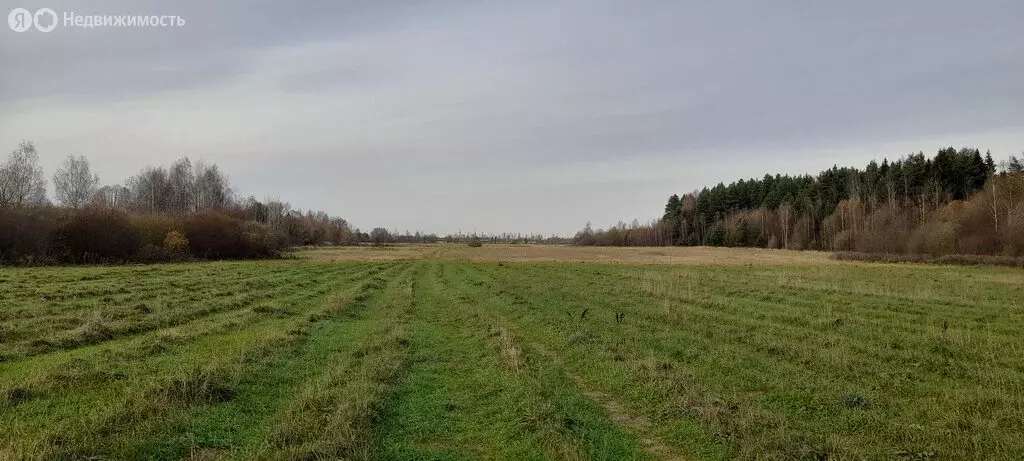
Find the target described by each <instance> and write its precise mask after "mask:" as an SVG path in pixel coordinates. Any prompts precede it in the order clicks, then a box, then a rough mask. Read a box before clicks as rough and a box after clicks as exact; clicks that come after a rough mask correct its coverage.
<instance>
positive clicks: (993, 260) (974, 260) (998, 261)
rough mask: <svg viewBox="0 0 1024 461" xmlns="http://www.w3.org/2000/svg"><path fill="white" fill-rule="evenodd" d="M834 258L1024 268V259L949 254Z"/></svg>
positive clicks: (837, 255) (838, 256) (852, 254)
mask: <svg viewBox="0 0 1024 461" xmlns="http://www.w3.org/2000/svg"><path fill="white" fill-rule="evenodd" d="M832 257H833V258H835V259H839V260H845V261H870V262H883V263H918V264H952V265H960V266H1005V267H1021V268H1024V257H1014V256H994V255H965V254H947V255H941V256H932V255H930V254H893V253H860V252H856V251H840V252H837V253H834V254H833V255H832Z"/></svg>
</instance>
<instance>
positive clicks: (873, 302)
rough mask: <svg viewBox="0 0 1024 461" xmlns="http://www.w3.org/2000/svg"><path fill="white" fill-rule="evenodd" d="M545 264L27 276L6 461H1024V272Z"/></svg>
mask: <svg viewBox="0 0 1024 461" xmlns="http://www.w3.org/2000/svg"><path fill="white" fill-rule="evenodd" d="M522 248H526V249H522ZM522 248H520V247H513V246H508V247H504V248H503V247H498V246H494V247H490V248H489V247H488V246H485V247H483V248H477V249H473V248H466V247H456V246H450V247H443V246H441V247H438V246H422V247H412V246H410V247H396V248H395V249H383V250H381V249H369V250H368V249H364V248H352V249H343V250H331V251H327V250H308V251H306V252H303V254H304V255H306V256H312V257H311V258H304V259H290V260H277V261H259V262H213V263H196V264H180V265H158V266H124V267H72V268H29V269H0V429H2V430H0V459H95V460H99V459H154V458H156V459H196V460H199V459H203V460H207V459H239V460H242V459H280V460H292V459H296V460H298V459H384V460H404V459H445V460H475V459H565V460H582V459H603V460H617V459H695V460H696V459H751V458H757V459H824V458H828V459H908V460H909V459H1021V458H1022V457H1024V438H1022V437H1020V434H1021V433H1024V336H1022V335H1021V334H1020V332H1021V331H1022V330H1024V315H1022V309H1024V306H1022V303H1021V299H1024V272H1021V271H1020V270H1019V269H1008V268H991V267H974V268H964V267H953V266H915V265H866V264H858V263H846V262H841V261H832V260H829V259H827V255H824V254H818V253H791V252H771V251H767V250H763V251H756V250H755V251H749V250H735V251H733V250H721V249H719V250H711V249H675V248H666V249H661V248H658V249H650V248H648V249H644V248H640V249H635V248H634V249H603V248H600V249H575V248H567V247H564V248H555V249H551V248H532V247H522ZM479 250H484V251H479ZM678 250H687V251H678ZM473 251H477V252H476V253H473ZM359 252H363V253H359ZM389 252H395V253H394V254H395V255H397V254H403V256H401V257H391V256H390V255H392V253H389ZM654 252H657V253H654ZM745 252H746V253H745ZM381 254H383V255H381ZM546 258H551V259H559V258H561V259H571V260H579V261H584V262H586V264H580V263H572V262H557V261H547V260H546ZM523 260H526V261H523ZM643 263H651V264H643Z"/></svg>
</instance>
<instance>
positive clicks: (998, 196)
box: [574, 147, 1024, 256]
mask: <svg viewBox="0 0 1024 461" xmlns="http://www.w3.org/2000/svg"><path fill="white" fill-rule="evenodd" d="M574 242H575V243H576V244H578V245H708V246H741V247H767V248H789V249H815V250H828V251H860V252H870V253H907V254H933V255H940V254H954V253H959V254H1003V255H1010V256H1020V255H1022V254H1024V156H1022V157H1017V156H1013V155H1011V156H1010V157H1009V158H1008V159H1007V160H1004V161H1002V162H999V163H998V164H997V163H996V162H995V161H994V160H993V158H992V155H991V153H989V152H986V153H985V154H984V155H982V153H981V151H980V150H979V149H976V148H967V147H965V148H961V149H955V148H952V147H948V148H943V149H940V150H939V151H938V152H937V153H936V154H935V155H934V156H933V157H928V156H926V155H925V154H924V153H920V152H919V153H916V154H911V155H908V156H905V157H903V158H900V159H898V160H896V161H893V162H890V161H889V160H887V159H886V160H883V161H882V163H878V162H876V161H871V162H870V163H868V164H867V165H866V166H865V167H864V168H851V167H842V168H840V167H838V166H833V167H832V168H830V169H828V170H825V171H822V172H820V173H818V174H817V175H816V176H811V175H798V176H789V175H778V174H777V175H775V176H772V175H765V176H764V177H763V178H761V179H749V180H744V179H741V180H739V181H736V182H733V183H731V184H729V185H725V184H723V183H719V184H718V185H716V186H714V187H710V188H708V187H705V188H703V189H701V190H699V191H694V192H690V193H686V194H682V195H677V194H673V195H672V196H670V197H669V199H668V202H667V203H666V205H665V210H664V215H663V216H662V217H661V218H660V219H659V220H657V221H654V222H650V223H646V224H639V223H637V222H635V221H634V223H633V224H632V225H625V224H623V223H620V224H619V225H617V226H613V227H611V228H608V229H602V230H594V229H593V228H591V227H590V225H589V224H588V225H587V226H586V227H585V228H584V229H583V230H581V231H580V232H579V233H577V234H576V236H575V237H574Z"/></svg>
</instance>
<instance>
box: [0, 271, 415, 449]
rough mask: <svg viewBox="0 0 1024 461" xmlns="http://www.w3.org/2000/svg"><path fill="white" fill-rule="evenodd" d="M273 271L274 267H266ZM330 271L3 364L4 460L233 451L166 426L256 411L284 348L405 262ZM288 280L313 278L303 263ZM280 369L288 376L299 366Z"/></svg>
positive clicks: (364, 296) (286, 361)
mask: <svg viewBox="0 0 1024 461" xmlns="http://www.w3.org/2000/svg"><path fill="white" fill-rule="evenodd" d="M237 264H239V265H240V266H243V267H244V266H246V265H252V264H254V263H237ZM197 266H200V267H201V265H197ZM325 267H327V266H325ZM274 268H275V266H274V265H273V263H270V265H269V266H266V267H264V270H269V271H273V270H274ZM292 269H294V268H292ZM311 269H317V268H316V267H312V268H311ZM327 269H328V271H329V272H330V271H334V272H335V273H336V275H337V277H326V278H324V279H322V280H321V283H322V284H321V285H320V286H318V287H313V288H312V289H308V290H305V291H303V292H302V293H303V294H302V295H290V296H287V297H283V298H278V299H269V300H254V302H253V303H252V305H250V306H248V307H247V308H244V309H239V310H238V311H237V312H228V313H225V314H223V315H219V316H206V317H201V318H199V319H196V320H192V321H190V322H188V323H185V324H182V325H178V326H175V327H171V328H166V329H162V330H156V331H153V332H151V333H145V334H139V335H134V336H130V337H125V338H118V339H111V340H110V341H107V342H104V343H102V344H100V345H93V346H86V347H80V348H77V349H73V350H59V351H55V352H52V353H49V354H44V355H38V356H34V357H28V358H24V359H21V360H15V361H10V362H6V363H0V408H2V409H3V411H2V412H0V427H4V429H5V430H4V431H3V432H2V433H0V454H2V456H0V458H42V459H49V458H76V457H100V458H105V459H129V458H145V457H152V456H157V457H161V458H174V457H175V456H179V455H181V454H182V453H185V452H186V451H187V450H191V449H193V448H195V447H198V446H204V445H205V444H207V443H206V442H209V445H211V446H214V447H220V446H228V447H230V446H233V445H234V444H233V443H226V444H225V443H221V442H219V441H218V436H217V433H216V432H203V431H200V432H198V433H189V432H187V431H186V432H183V431H181V430H180V427H179V428H174V427H171V426H168V424H170V423H172V422H173V421H175V420H177V419H178V418H182V417H184V415H186V414H188V413H189V412H190V411H193V410H194V409H195V408H204V407H208V406H213V407H217V406H219V404H227V405H236V408H237V409H238V411H229V412H228V414H239V415H241V414H245V413H246V411H249V410H252V409H254V408H261V407H262V406H263V405H265V404H266V402H262V401H260V399H256V400H255V401H246V400H245V397H246V396H248V395H249V394H246V393H245V392H244V390H245V386H246V383H247V382H248V381H247V380H255V381H256V382H263V381H264V380H266V381H269V382H273V380H272V377H273V376H275V375H274V372H275V371H278V372H280V371H281V369H282V368H281V367H283V366H288V367H294V366H295V364H296V363H298V362H296V361H295V360H292V358H291V355H292V354H296V353H297V351H298V350H300V349H302V347H304V345H305V344H306V343H307V342H308V339H309V338H310V337H312V336H313V335H312V333H311V332H310V330H311V329H313V330H315V331H320V330H322V328H320V327H319V325H320V324H321V323H325V322H324V321H325V320H329V319H333V318H336V317H338V316H340V315H343V314H344V313H345V312H346V311H347V310H349V309H351V308H354V307H358V306H360V305H362V304H364V303H366V302H368V300H369V299H370V298H371V297H372V296H373V295H374V293H376V292H377V291H379V290H380V289H381V288H382V287H383V286H384V285H385V284H386V283H387V281H388V280H389V279H391V278H393V277H394V275H395V274H396V273H399V272H400V271H402V270H403V266H402V265H397V264H359V265H354V266H339V265H335V266H329V267H327ZM97 270H98V269H97ZM312 273H313V274H315V273H316V271H315V270H314V271H313V272H312ZM294 276H295V277H297V278H300V279H303V280H316V279H315V278H310V276H309V275H307V274H305V273H304V271H302V270H299V271H296V272H295V274H294ZM208 283H210V284H216V283H217V281H216V279H211V280H209V281H208ZM268 306H271V307H272V308H268ZM317 350H319V349H317ZM284 375H285V376H287V377H288V378H289V379H294V376H295V373H294V370H291V371H285V372H284ZM275 387H276V388H280V386H275ZM236 401H239V402H242V403H240V404H236V403H235V402H236ZM246 402H248V403H249V404H251V405H247V404H246ZM242 427H244V426H242ZM208 437H212V439H211V440H206V439H207V438H208Z"/></svg>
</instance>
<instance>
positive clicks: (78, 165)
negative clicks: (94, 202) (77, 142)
mask: <svg viewBox="0 0 1024 461" xmlns="http://www.w3.org/2000/svg"><path fill="white" fill-rule="evenodd" d="M99 183H100V177H99V176H98V175H96V174H94V173H93V172H92V170H91V169H90V168H89V160H87V159H86V158H85V157H84V156H82V155H79V156H77V157H76V156H74V155H69V156H68V158H66V159H64V164H63V165H61V166H60V168H57V172H56V173H54V174H53V188H54V191H55V192H56V194H57V200H58V201H59V202H60V203H61V204H63V205H64V206H66V207H69V208H75V209H78V208H81V207H83V206H85V204H86V203H88V202H89V200H90V199H92V196H93V194H95V193H96V190H97V187H98V186H99Z"/></svg>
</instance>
